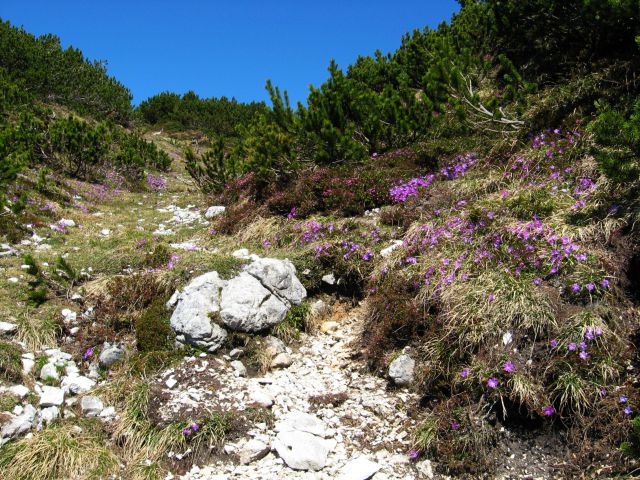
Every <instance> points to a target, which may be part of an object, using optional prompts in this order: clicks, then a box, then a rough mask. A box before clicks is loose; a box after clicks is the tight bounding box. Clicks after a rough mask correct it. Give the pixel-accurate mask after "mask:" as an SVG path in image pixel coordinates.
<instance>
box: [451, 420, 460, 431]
mask: <svg viewBox="0 0 640 480" xmlns="http://www.w3.org/2000/svg"><path fill="white" fill-rule="evenodd" d="M458 428H460V424H459V423H458V422H456V421H455V420H454V421H453V422H451V430H458Z"/></svg>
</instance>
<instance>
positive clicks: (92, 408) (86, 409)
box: [80, 395, 104, 417]
mask: <svg viewBox="0 0 640 480" xmlns="http://www.w3.org/2000/svg"><path fill="white" fill-rule="evenodd" d="M80 409H81V410H82V414H83V415H85V416H87V417H97V416H98V415H100V413H101V412H102V410H104V404H103V403H102V400H101V399H100V397H96V396H93V395H89V396H86V397H82V400H80Z"/></svg>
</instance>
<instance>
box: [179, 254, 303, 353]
mask: <svg viewBox="0 0 640 480" xmlns="http://www.w3.org/2000/svg"><path fill="white" fill-rule="evenodd" d="M243 253H244V252H243ZM246 253H247V254H248V252H246ZM250 258H252V259H253V261H252V262H251V263H250V264H249V265H247V266H246V267H245V269H244V271H242V272H241V273H240V274H238V275H237V276H236V277H234V278H232V279H231V280H228V281H226V280H223V279H221V278H220V276H219V275H218V273H217V272H209V273H206V274H204V275H201V276H199V277H197V278H195V279H193V280H192V281H191V283H189V284H188V285H187V286H186V288H185V289H184V290H183V291H182V292H181V293H179V292H176V293H175V294H174V295H173V296H172V298H171V300H170V301H169V302H168V303H167V308H171V307H172V306H173V305H175V306H176V308H175V310H174V312H173V314H172V316H171V327H172V328H173V330H174V331H175V332H176V339H177V340H178V341H179V342H181V343H188V344H191V345H195V346H197V347H200V348H205V349H207V350H209V351H210V352H213V351H215V350H217V349H218V348H220V346H221V345H222V343H223V342H224V340H225V338H226V336H227V333H226V331H225V330H224V328H223V326H225V327H227V328H229V329H231V330H235V331H241V332H258V331H260V330H264V329H266V328H269V327H272V326H274V325H276V324H278V323H280V322H281V321H282V320H284V318H285V316H286V314H287V311H288V310H289V308H291V305H292V304H299V303H300V302H301V301H302V299H304V298H305V297H306V295H307V292H306V290H305V289H304V287H303V286H302V284H301V283H300V281H299V280H298V277H296V269H295V267H294V266H293V264H292V263H291V262H290V261H289V260H279V259H275V258H259V257H257V256H256V255H251V256H250Z"/></svg>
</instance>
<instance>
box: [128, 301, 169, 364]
mask: <svg viewBox="0 0 640 480" xmlns="http://www.w3.org/2000/svg"><path fill="white" fill-rule="evenodd" d="M165 302H166V298H162V297H161V298H157V299H155V300H154V301H153V302H152V303H151V304H150V305H149V306H148V307H147V308H146V309H145V310H144V312H142V314H141V315H140V316H139V317H138V318H137V319H136V321H135V332H136V344H137V347H138V350H139V351H140V352H156V351H163V350H171V349H172V348H173V344H174V336H175V335H174V333H173V330H172V329H171V326H170V325H169V312H168V311H167V309H166V308H165Z"/></svg>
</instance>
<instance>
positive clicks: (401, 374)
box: [389, 354, 416, 386]
mask: <svg viewBox="0 0 640 480" xmlns="http://www.w3.org/2000/svg"><path fill="white" fill-rule="evenodd" d="M415 366H416V362H415V361H414V360H413V359H412V358H411V357H410V356H409V355H406V354H403V355H400V356H399V357H398V358H396V359H395V360H394V361H393V362H391V364H390V365H389V376H390V377H391V379H392V380H393V381H394V383H395V384H396V385H400V386H406V385H409V384H410V383H411V382H412V381H413V371H414V369H415Z"/></svg>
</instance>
